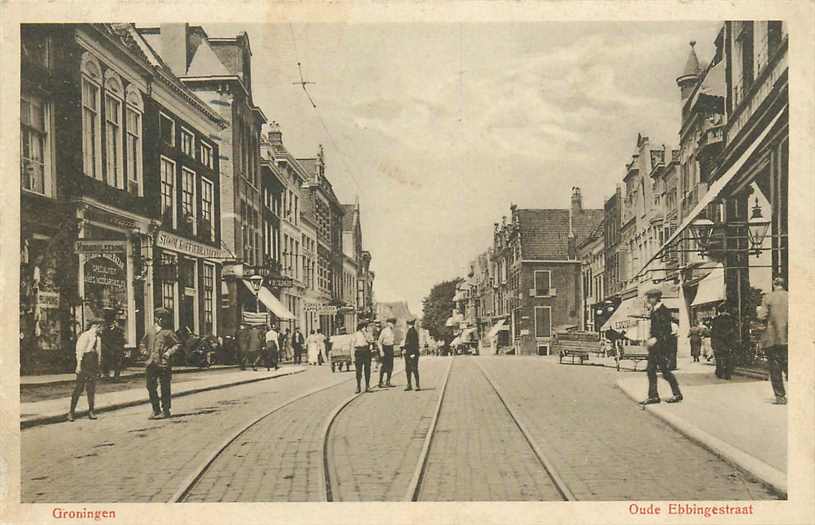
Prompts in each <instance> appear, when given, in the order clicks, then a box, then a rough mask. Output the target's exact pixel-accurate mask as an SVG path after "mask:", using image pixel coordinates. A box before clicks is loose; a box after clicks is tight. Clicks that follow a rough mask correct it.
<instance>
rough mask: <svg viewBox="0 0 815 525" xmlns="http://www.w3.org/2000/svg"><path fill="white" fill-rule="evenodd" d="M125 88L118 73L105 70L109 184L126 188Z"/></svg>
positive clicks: (106, 146)
mask: <svg viewBox="0 0 815 525" xmlns="http://www.w3.org/2000/svg"><path fill="white" fill-rule="evenodd" d="M123 94H124V90H123V89H122V81H121V80H119V77H118V75H116V73H114V72H112V71H111V70H108V71H106V72H105V171H106V174H107V184H108V186H111V187H113V188H118V189H120V190H123V189H125V184H124V174H123V173H122V171H123V168H122V100H123Z"/></svg>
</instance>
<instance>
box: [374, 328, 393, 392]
mask: <svg viewBox="0 0 815 525" xmlns="http://www.w3.org/2000/svg"><path fill="white" fill-rule="evenodd" d="M394 324H396V319H392V318H391V319H388V321H387V323H386V324H385V328H383V329H382V331H381V332H379V340H378V341H377V343H379V351H380V352H381V353H382V354H381V355H382V367H381V368H380V369H379V388H382V386H383V383H382V380H383V379H384V380H385V383H384V386H393V385H391V374H392V373H393V343H394V341H393V337H394V336H393V325H394Z"/></svg>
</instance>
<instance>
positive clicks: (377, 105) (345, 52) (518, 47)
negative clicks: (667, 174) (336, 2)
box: [205, 21, 721, 314]
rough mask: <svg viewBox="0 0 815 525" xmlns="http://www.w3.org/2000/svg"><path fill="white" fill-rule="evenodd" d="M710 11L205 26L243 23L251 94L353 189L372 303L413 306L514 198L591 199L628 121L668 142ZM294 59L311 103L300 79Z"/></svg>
mask: <svg viewBox="0 0 815 525" xmlns="http://www.w3.org/2000/svg"><path fill="white" fill-rule="evenodd" d="M720 25H721V22H718V21H711V22H699V21H695V22H675V21H673V22H579V23H578V22H544V23H540V22H529V23H463V24H458V23H455V24H447V23H438V24H431V23H410V24H395V23H389V24H257V25H246V24H242V25H234V24H228V25H227V24H214V25H213V24H210V25H206V26H205V29H206V30H207V32H208V34H209V35H210V36H211V37H218V36H232V35H234V34H236V33H238V32H240V31H246V32H247V33H248V34H249V39H250V46H251V48H252V71H253V72H252V74H253V78H252V84H253V85H252V89H253V94H254V99H255V104H257V105H258V106H260V107H261V108H262V109H263V111H264V113H265V114H266V116H267V117H268V118H269V119H270V120H274V121H276V122H278V123H279V124H280V126H281V128H282V131H283V141H284V143H285V144H286V147H287V148H288V149H289V151H291V152H292V153H293V154H294V155H295V156H297V157H312V156H314V155H315V154H316V152H317V148H318V145H319V144H322V145H323V146H324V148H325V152H326V165H327V166H326V174H327V176H328V177H329V179H330V180H331V181H332V184H333V185H334V189H335V192H336V193H337V195H338V197H339V199H340V200H341V201H343V202H345V203H353V202H354V199H355V198H357V197H358V198H359V201H360V208H361V219H362V230H363V244H364V248H365V249H367V250H369V251H371V253H372V256H373V260H372V269H373V270H374V271H375V272H376V280H375V284H374V290H375V294H376V297H377V300H380V301H397V300H406V301H407V302H408V304H409V306H410V308H411V310H412V311H413V312H414V313H415V314H420V313H421V303H422V299H423V298H424V297H425V296H426V295H427V294H428V293H429V291H430V288H431V287H432V286H433V285H434V284H435V283H437V282H440V281H443V280H448V279H452V278H455V277H456V276H460V275H463V274H465V273H466V269H467V267H468V266H469V263H470V261H472V260H473V259H474V258H475V257H476V256H477V255H478V254H479V253H482V252H483V251H485V250H486V249H487V248H488V247H489V246H490V245H491V243H492V231H493V226H492V225H493V223H494V222H500V220H501V217H502V216H503V215H509V206H510V204H511V203H516V204H518V206H519V207H521V208H567V207H568V206H569V197H570V193H571V187H572V186H579V187H580V188H581V191H582V194H583V206H584V207H587V208H602V206H603V202H604V199H606V198H608V197H609V196H610V195H611V194H612V193H613V192H614V187H615V184H616V183H617V182H619V181H620V180H621V179H622V176H623V173H624V166H625V164H626V163H627V162H629V161H630V159H631V154H632V152H633V151H634V146H635V144H636V140H637V135H638V133H642V134H643V135H646V136H648V137H649V138H650V140H651V142H652V143H657V144H663V143H664V144H667V145H668V146H669V147H670V146H676V145H677V143H678V132H679V124H680V111H681V108H680V99H679V89H678V88H677V86H676V77H677V76H678V75H679V74H680V73H681V71H682V68H683V66H684V64H685V61H686V59H687V56H688V53H689V50H690V47H689V44H688V42H689V41H691V40H694V41H696V42H697V44H696V50H697V54H698V55H699V58H700V60H703V61H706V60H710V58H711V57H712V55H713V41H714V38H715V36H716V34H717V32H718V30H719V27H720ZM298 62H300V63H301V64H302V70H303V76H304V78H305V80H307V81H310V82H314V84H312V85H309V86H308V89H309V92H310V94H311V96H312V97H313V99H314V101H315V103H316V104H317V108H316V109H314V108H313V107H312V106H311V103H310V102H309V100H308V98H307V96H306V94H305V93H304V92H303V90H302V88H301V87H300V86H298V85H295V84H293V82H296V81H298V80H299V75H298V67H297V63H298Z"/></svg>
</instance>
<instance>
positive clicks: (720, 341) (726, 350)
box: [710, 301, 739, 379]
mask: <svg viewBox="0 0 815 525" xmlns="http://www.w3.org/2000/svg"><path fill="white" fill-rule="evenodd" d="M718 312H719V313H718V315H716V317H714V318H713V321H712V322H711V327H710V346H711V347H713V356H714V357H715V358H716V377H718V378H719V379H730V377H731V375H732V373H733V351H734V345H735V344H736V341H738V338H739V337H738V335H739V334H738V325H737V323H736V318H735V317H733V316H732V315H731V314H730V312H729V311H728V307H727V303H726V302H724V301H722V302H721V304H719V307H718Z"/></svg>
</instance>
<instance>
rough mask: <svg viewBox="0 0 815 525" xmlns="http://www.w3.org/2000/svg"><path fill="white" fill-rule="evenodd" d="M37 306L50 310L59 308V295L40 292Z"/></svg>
mask: <svg viewBox="0 0 815 525" xmlns="http://www.w3.org/2000/svg"><path fill="white" fill-rule="evenodd" d="M37 306H39V307H40V308H50V309H54V308H59V294H58V293H56V292H43V291H40V292H38V293H37Z"/></svg>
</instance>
